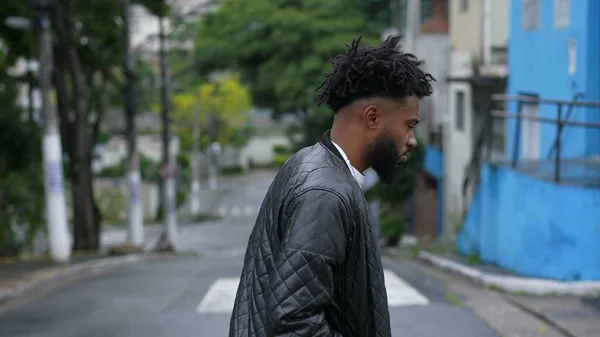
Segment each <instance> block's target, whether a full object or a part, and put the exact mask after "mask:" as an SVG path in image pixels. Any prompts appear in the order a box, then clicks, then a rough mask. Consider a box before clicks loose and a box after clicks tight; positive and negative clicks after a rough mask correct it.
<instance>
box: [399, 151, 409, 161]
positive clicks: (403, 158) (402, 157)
mask: <svg viewBox="0 0 600 337" xmlns="http://www.w3.org/2000/svg"><path fill="white" fill-rule="evenodd" d="M407 160H408V152H405V153H404V154H403V155H401V156H400V162H401V163H405V162H406V161H407Z"/></svg>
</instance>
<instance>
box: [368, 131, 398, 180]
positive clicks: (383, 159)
mask: <svg viewBox="0 0 600 337" xmlns="http://www.w3.org/2000/svg"><path fill="white" fill-rule="evenodd" d="M400 157H401V154H400V150H399V149H398V146H397V145H396V143H395V142H394V140H393V139H392V137H391V136H390V135H389V134H388V133H387V131H383V132H382V133H381V134H379V136H377V137H376V138H375V140H374V141H373V144H372V145H371V154H370V163H371V168H373V170H374V171H375V172H377V174H378V175H379V179H380V180H381V182H382V183H384V184H393V183H395V182H396V181H397V179H398V178H399V175H400V174H399V173H400V170H399V166H398V164H399V163H400Z"/></svg>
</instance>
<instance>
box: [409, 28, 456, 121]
mask: <svg viewBox="0 0 600 337" xmlns="http://www.w3.org/2000/svg"><path fill="white" fill-rule="evenodd" d="M416 48H417V55H418V56H419V57H421V58H423V59H424V60H425V65H424V69H425V71H427V72H429V73H430V74H431V75H432V76H433V77H434V78H435V79H436V81H435V82H433V83H432V87H433V95H432V96H431V97H427V98H424V99H423V101H425V102H423V104H422V106H423V107H428V108H429V109H426V110H424V109H421V122H420V123H419V128H424V129H426V131H428V132H435V131H437V130H439V128H440V127H441V124H442V121H443V119H444V116H445V115H446V114H447V112H448V82H447V81H446V78H448V69H449V68H450V51H451V44H450V39H449V37H448V35H447V34H423V35H419V37H418V38H417V40H416Z"/></svg>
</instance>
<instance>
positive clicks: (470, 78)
mask: <svg viewBox="0 0 600 337" xmlns="http://www.w3.org/2000/svg"><path fill="white" fill-rule="evenodd" d="M510 9H511V3H510V1H506V0H451V1H450V8H449V13H450V25H449V27H450V29H449V32H450V41H451V45H452V50H451V52H450V61H449V64H450V66H449V68H450V70H449V74H448V77H447V81H448V94H447V95H448V99H447V113H446V114H445V118H444V127H443V153H444V208H445V214H444V217H445V229H446V230H445V231H444V232H445V233H446V234H448V235H451V234H452V233H453V232H454V229H453V227H454V226H456V224H457V222H460V221H461V219H462V216H463V213H464V211H465V208H466V207H467V206H468V203H469V201H470V199H471V195H472V189H468V190H467V191H466V192H465V189H464V187H463V186H464V181H465V178H466V174H467V173H466V168H467V167H468V165H469V162H470V161H471V157H472V155H473V152H472V150H473V147H474V145H475V143H476V142H477V138H478V137H479V136H480V130H481V126H482V122H483V120H484V116H485V115H486V114H487V112H488V111H489V109H490V108H491V106H490V105H491V103H490V96H491V95H492V94H494V93H504V92H505V91H506V80H507V76H508V71H507V65H506V59H507V57H506V55H507V46H508V38H509V23H510V21H509V13H510ZM492 131H493V134H494V138H496V141H495V142H494V153H495V156H499V157H502V156H503V155H504V153H505V133H506V126H505V125H503V124H498V123H496V124H495V125H494V129H493V130H492Z"/></svg>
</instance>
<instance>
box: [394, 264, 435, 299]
mask: <svg viewBox="0 0 600 337" xmlns="http://www.w3.org/2000/svg"><path fill="white" fill-rule="evenodd" d="M384 273H385V289H386V290H387V295H388V296H387V297H388V306H390V307H399V306H404V305H427V304H429V300H428V299H427V297H425V296H423V295H422V294H421V293H420V292H418V291H417V290H416V289H415V288H413V287H411V286H410V285H409V284H408V283H406V281H404V280H403V279H401V278H400V277H399V276H398V275H396V274H395V273H394V272H393V271H391V270H388V269H385V270H384Z"/></svg>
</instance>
